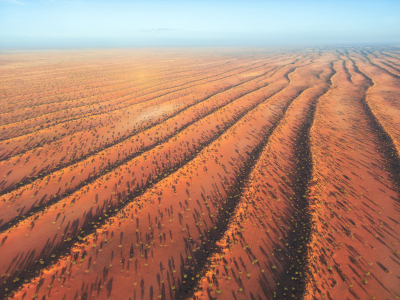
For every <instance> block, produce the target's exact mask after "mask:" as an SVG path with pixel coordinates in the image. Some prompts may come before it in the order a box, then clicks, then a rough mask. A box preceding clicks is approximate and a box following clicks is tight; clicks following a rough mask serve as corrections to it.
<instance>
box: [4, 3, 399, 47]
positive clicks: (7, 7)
mask: <svg viewBox="0 0 400 300" xmlns="http://www.w3.org/2000/svg"><path fill="white" fill-rule="evenodd" d="M355 43H363V44H376V43H388V44H397V45H398V44H400V0H391V1H389V0H386V1H385V0H381V1H368V0H363V1H359V0H357V1H351V0H348V1H342V0H336V1H329V0H319V1H311V0H310V1H294V0H275V1H268V0H264V1H255V0H248V1H237V0H230V1H225V0H220V1H219V0H214V1H208V0H196V1H195V0H185V1H181V0H171V1H168V0H164V1H158V0H142V1H122V0H113V1H102V0H0V47H6V48H9V47H11V48H13V47H14V48H18V47H22V48H29V47H32V48H54V47H56V48H58V47H120V46H225V45H227V46H228V45H229V46H232V45H238V46H240V45H246V46H276V45H319V44H321V45H323V44H355Z"/></svg>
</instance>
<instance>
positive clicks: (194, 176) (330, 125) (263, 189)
mask: <svg viewBox="0 0 400 300" xmlns="http://www.w3.org/2000/svg"><path fill="white" fill-rule="evenodd" d="M0 82H1V84H0V107H1V111H0V279H1V281H0V299H66V300H67V299H131V300H147V299H151V300H156V299H165V300H166V299H193V300H194V299H198V300H200V299H205V300H209V299H235V300H239V299H251V300H253V299H254V300H255V299H257V300H259V299H307V300H308V299H310V300H311V299H361V300H364V299H398V298H400V253H399V251H400V247H399V244H400V156H399V153H400V51H399V50H396V48H343V49H342V48H332V49H328V48H326V49H280V50H278V49H275V50H266V49H252V50H251V51H250V50H249V49H247V50H244V49H233V48H232V49H213V50H208V49H203V50H199V49H179V50H177V49H157V50H156V49H146V50H134V49H124V50H79V51H78V50H76V51H33V52H3V53H1V54H0Z"/></svg>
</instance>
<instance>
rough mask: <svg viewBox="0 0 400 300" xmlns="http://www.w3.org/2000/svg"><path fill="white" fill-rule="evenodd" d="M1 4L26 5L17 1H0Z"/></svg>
mask: <svg viewBox="0 0 400 300" xmlns="http://www.w3.org/2000/svg"><path fill="white" fill-rule="evenodd" d="M0 2H4V3H12V4H19V5H25V3H22V2H19V1H17V0H0Z"/></svg>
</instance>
